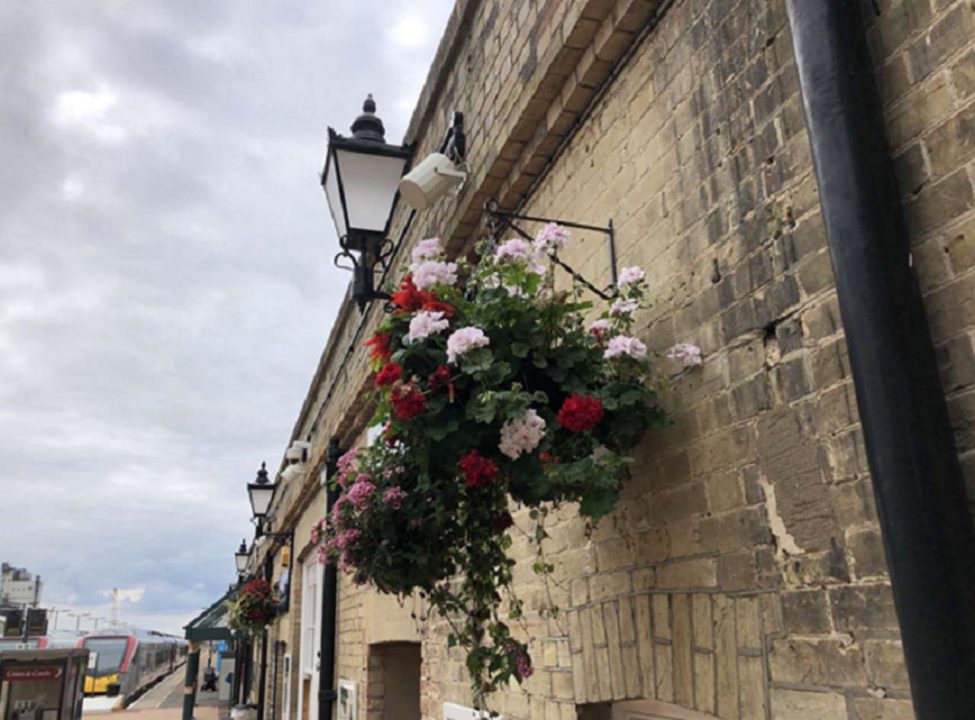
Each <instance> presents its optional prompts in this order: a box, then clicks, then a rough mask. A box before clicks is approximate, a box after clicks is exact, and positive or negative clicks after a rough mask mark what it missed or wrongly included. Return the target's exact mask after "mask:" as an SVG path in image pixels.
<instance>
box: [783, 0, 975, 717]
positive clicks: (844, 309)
mask: <svg viewBox="0 0 975 720" xmlns="http://www.w3.org/2000/svg"><path fill="white" fill-rule="evenodd" d="M860 5H861V3H858V2H855V1H854V0H786V7H787V10H788V16H789V25H790V28H791V32H792V39H793V44H794V48H795V60H796V67H797V69H798V73H799V85H800V89H801V92H802V98H803V103H804V107H805V114H806V125H807V128H808V131H809V141H810V144H811V146H812V154H813V162H814V166H815V171H816V179H817V181H818V183H819V190H820V203H821V206H822V216H823V221H824V224H825V227H826V235H827V240H828V243H829V250H830V255H831V257H832V260H833V269H834V273H835V277H836V294H837V298H838V300H839V306H840V313H841V315H842V318H843V328H844V331H845V334H846V342H847V347H848V349H849V355H850V367H851V370H852V373H853V382H854V386H855V388H856V397H857V405H858V407H859V411H860V420H861V424H862V427H863V435H864V440H865V445H866V451H867V459H868V461H869V465H870V472H871V475H872V478H873V488H874V494H875V497H876V501H877V512H878V516H879V519H880V524H881V528H882V531H883V532H882V534H883V542H884V548H885V550H886V554H887V565H888V569H889V571H890V580H891V587H892V590H893V596H894V603H895V606H896V609H897V615H898V619H899V623H900V628H901V637H902V639H903V646H904V655H905V659H906V663H907V670H908V675H909V677H910V681H911V691H912V695H913V700H914V707H915V711H916V713H917V717H918V718H920V719H921V720H956V719H957V720H971V718H975V692H973V687H975V608H973V600H975V590H973V587H975V585H973V584H972V571H973V568H975V549H973V538H972V529H971V520H970V518H969V517H968V515H967V512H966V508H965V501H964V487H963V482H962V476H961V471H960V467H959V464H958V457H957V454H956V450H955V448H954V444H953V440H952V438H953V436H952V431H951V427H950V424H949V422H948V415H947V408H946V405H945V399H944V391H943V389H942V388H941V385H940V380H939V378H938V369H937V362H936V359H935V355H934V348H933V345H932V342H931V337H930V333H929V331H928V327H927V321H926V318H925V315H924V305H923V300H922V298H921V296H920V293H919V290H918V287H917V282H916V279H915V278H914V276H913V273H912V270H911V259H910V247H909V238H908V233H907V230H906V225H905V223H904V218H903V209H902V207H901V205H900V195H899V191H898V188H897V184H896V181H895V177H894V173H893V171H892V162H891V159H890V154H889V151H888V149H887V145H886V140H885V132H884V131H885V128H884V121H883V115H882V112H881V107H880V102H879V99H878V95H877V91H876V88H875V81H874V78H873V74H872V71H871V60H870V56H869V53H868V51H867V46H866V40H865V34H864V24H863V18H862V17H861V15H860Z"/></svg>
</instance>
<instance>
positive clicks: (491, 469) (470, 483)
mask: <svg viewBox="0 0 975 720" xmlns="http://www.w3.org/2000/svg"><path fill="white" fill-rule="evenodd" d="M457 465H458V467H460V469H461V470H462V471H463V473H464V479H465V480H466V481H467V487H477V486H479V485H486V484H487V483H489V482H491V481H492V480H494V478H495V477H497V475H498V466H497V465H495V464H494V461H493V460H491V459H490V458H486V457H482V456H481V453H479V452H478V451H477V450H471V451H470V452H469V453H467V454H466V455H465V456H464V457H463V458H461V460H460V462H458V463H457Z"/></svg>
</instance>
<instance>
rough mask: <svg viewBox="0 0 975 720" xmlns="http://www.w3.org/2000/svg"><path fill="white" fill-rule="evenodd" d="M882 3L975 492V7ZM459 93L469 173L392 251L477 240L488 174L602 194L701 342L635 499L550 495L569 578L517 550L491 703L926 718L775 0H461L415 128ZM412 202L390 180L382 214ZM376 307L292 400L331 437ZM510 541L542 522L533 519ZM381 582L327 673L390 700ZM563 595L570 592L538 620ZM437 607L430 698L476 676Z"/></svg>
mask: <svg viewBox="0 0 975 720" xmlns="http://www.w3.org/2000/svg"><path fill="white" fill-rule="evenodd" d="M864 6H865V12H866V13H867V15H868V18H869V41H870V44H871V49H872V53H873V58H874V63H875V69H876V73H877V76H878V80H879V84H880V87H881V92H882V96H883V101H884V109H885V113H886V118H887V129H888V133H889V140H890V144H891V148H892V153H893V155H894V158H895V162H896V169H897V174H898V179H899V182H900V188H901V190H902V193H903V199H904V204H905V208H906V213H907V217H908V221H909V225H910V233H911V239H912V243H913V266H914V268H915V269H916V272H917V276H918V279H919V282H920V285H921V288H922V291H923V295H924V298H925V303H926V308H927V312H928V317H929V320H930V323H931V329H932V334H933V336H934V341H935V344H936V347H937V350H938V353H939V358H940V362H941V372H942V379H943V382H944V386H945V390H946V393H947V399H948V405H949V411H950V414H951V418H952V422H953V425H954V430H955V439H956V442H957V446H958V450H959V453H960V457H961V460H962V463H963V465H964V466H965V468H966V473H967V478H968V483H969V497H970V498H972V499H975V430H973V428H975V353H973V335H975V195H973V193H975V190H973V182H975V6H973V4H972V2H971V1H970V0H900V1H898V0H869V1H868V0H865V1H864ZM378 100H379V103H380V114H381V111H382V99H381V98H379V99H378ZM452 110H462V111H464V112H465V114H466V117H467V125H468V134H469V141H470V153H469V157H468V162H469V164H470V167H471V178H470V180H469V182H468V183H467V185H466V186H465V188H464V190H463V192H462V193H461V194H460V196H459V197H457V198H456V199H451V200H446V201H442V202H441V203H439V204H438V205H437V206H436V207H435V208H434V209H432V210H430V211H428V212H425V213H421V214H419V215H417V217H416V218H415V220H414V221H413V223H412V224H411V225H410V226H409V229H408V231H407V232H405V234H402V238H403V245H402V248H401V251H400V255H399V257H400V258H403V257H406V255H407V251H408V249H409V247H410V246H411V245H412V244H413V243H415V242H416V241H417V240H419V239H420V238H422V237H426V236H431V235H439V236H441V237H444V238H446V239H448V240H449V246H450V248H451V250H452V251H453V252H455V253H462V252H468V251H469V249H470V247H471V243H472V241H473V240H474V239H476V238H477V237H478V236H479V234H480V233H481V232H482V227H481V219H482V218H481V212H482V207H483V204H484V202H485V201H486V200H488V199H489V198H496V199H498V201H499V202H500V203H501V205H502V206H503V207H507V208H515V207H518V208H521V209H522V210H523V211H524V212H526V213H529V214H533V215H542V216H547V217H556V218H563V219H566V220H573V221H578V222H583V223H591V224H602V223H605V222H607V221H608V220H609V219H610V218H612V221H613V223H614V225H615V228H616V231H617V244H618V250H619V254H620V266H627V265H641V266H643V267H644V268H645V269H646V270H647V272H648V276H649V279H650V287H651V289H652V296H653V307H652V308H651V309H650V310H648V311H645V312H643V314H642V315H640V316H639V317H638V329H639V332H638V334H639V335H640V336H641V337H642V338H643V339H644V340H645V341H646V342H647V344H648V345H649V346H650V347H651V349H652V350H654V351H656V352H658V353H661V354H662V353H663V351H665V350H666V349H667V348H668V347H669V346H670V345H672V344H673V343H674V342H677V341H690V342H694V343H696V344H698V345H699V346H700V347H701V348H702V350H703V353H704V358H705V362H704V365H703V367H701V368H697V369H693V370H684V369H683V368H681V367H679V366H677V365H676V364H670V361H666V360H662V361H661V363H660V370H661V372H662V373H663V374H665V375H667V376H668V377H669V382H668V383H667V385H668V390H667V392H666V395H665V397H664V398H663V402H664V404H665V406H666V407H667V408H668V409H669V411H670V412H671V413H672V415H673V416H674V418H675V425H674V426H672V427H669V428H664V429H657V430H655V431H653V432H652V433H651V434H650V435H649V436H648V438H647V440H646V442H645V443H644V444H643V445H642V446H641V448H640V449H639V452H638V457H637V461H636V463H635V464H634V474H633V475H634V476H633V478H632V480H631V482H630V483H629V484H628V486H627V488H626V490H625V492H624V496H623V500H622V502H621V503H620V505H619V507H618V510H617V511H616V512H615V513H614V514H613V515H612V516H611V517H609V518H606V519H605V520H604V521H603V522H602V523H601V524H600V525H599V527H598V528H597V529H596V531H595V532H594V533H592V534H587V533H586V532H585V530H584V528H583V526H582V524H581V523H579V522H578V520H576V519H575V518H574V513H573V512H572V508H563V509H562V510H561V511H559V512H557V513H554V514H553V515H552V516H551V518H550V525H551V527H550V528H549V532H550V533H551V535H552V539H551V540H550V541H548V545H547V553H548V556H549V559H550V561H551V562H553V563H554V564H555V566H556V571H555V573H554V576H553V579H552V581H551V582H550V583H549V585H548V586H547V587H546V586H544V585H542V584H541V581H540V580H539V579H538V578H536V577H535V576H534V575H533V574H532V573H531V572H530V570H528V571H524V572H523V571H519V574H518V575H517V577H516V582H517V588H518V592H519V594H520V595H521V597H522V598H523V599H524V600H525V602H526V607H527V608H528V610H529V612H528V618H527V623H526V626H525V627H524V628H521V629H520V630H519V632H522V633H523V634H524V636H525V637H526V638H530V640H531V650H532V653H533V656H534V658H535V662H536V668H537V672H536V673H535V675H534V676H533V677H532V678H530V679H529V680H528V681H527V682H526V684H525V686H524V687H523V688H512V689H511V690H510V691H509V692H504V693H499V694H498V696H497V697H493V698H491V704H492V709H496V710H498V711H500V712H501V713H503V715H504V716H505V717H506V718H510V719H512V720H529V719H530V720H570V719H573V720H574V719H575V718H576V717H577V711H578V706H581V705H586V706H592V705H593V704H597V703H605V702H611V701H614V700H616V701H619V700H628V699H641V698H643V699H648V700H659V701H663V702H665V703H671V704H673V705H675V706H679V707H681V708H686V709H689V710H697V711H700V712H701V713H704V714H705V716H710V717H717V718H722V719H723V720H724V719H728V720H738V719H740V720H755V719H761V718H781V719H790V720H791V719H798V720H803V719H805V718H810V719H812V718H816V719H817V720H831V719H833V718H837V719H840V718H841V719H842V720H881V719H893V718H897V719H901V718H912V717H913V716H914V715H913V711H912V709H911V704H910V688H909V685H908V680H907V677H906V673H905V669H904V660H903V654H902V650H901V645H900V641H899V632H898V622H897V618H896V615H895V613H894V608H893V604H892V600H891V593H890V586H889V579H888V575H887V569H886V562H885V557H884V551H883V544H882V538H881V531H880V527H879V525H878V522H877V516H876V511H875V507H874V501H873V493H872V487H871V480H870V475H869V471H868V468H867V462H866V456H865V450H864V445H863V438H862V435H861V432H860V426H859V420H858V416H857V407H856V399H855V396H854V390H853V386H852V382H851V378H850V373H849V368H848V363H847V355H846V344H845V340H844V334H843V327H842V323H841V320H840V318H839V312H838V309H837V301H836V293H835V288H834V279H833V273H832V268H831V264H830V258H829V254H828V250H827V244H826V238H825V234H824V230H823V224H822V220H821V218H820V211H819V204H818V202H819V201H818V194H817V187H816V181H815V178H814V176H813V172H812V164H811V159H810V149H809V141H808V138H807V135H806V130H805V124H804V120H803V115H802V107H801V99H800V96H799V90H798V80H797V74H796V70H795V63H794V59H793V54H792V45H791V39H790V37H789V31H788V24H787V21H786V16H785V7H784V1H783V0H675V1H674V2H661V1H660V0H459V1H458V3H457V6H456V7H455V9H454V13H453V16H452V18H451V21H450V23H449V25H448V29H447V34H446V36H445V38H444V40H443V42H442V44H441V47H440V51H439V52H438V55H437V58H436V60H435V61H434V66H433V69H432V70H431V74H430V77H429V80H428V82H427V85H426V87H425V89H424V92H423V94H422V96H421V99H420V103H419V105H418V108H417V110H416V113H415V115H414V120H413V123H412V125H411V128H410V131H409V133H408V138H407V139H408V140H416V141H417V142H418V145H419V148H418V151H417V152H418V156H419V157H422V156H423V155H424V154H425V153H427V152H429V151H431V150H432V149H434V148H435V147H436V146H437V145H438V144H439V142H440V139H441V137H442V134H443V132H444V130H445V122H446V118H447V117H448V116H449V112H450V111H452ZM407 217H408V213H407V209H406V208H404V207H402V206H401V207H400V208H398V210H397V213H396V216H395V218H394V222H393V229H392V234H391V236H392V237H393V238H394V239H396V238H399V237H400V235H401V232H402V230H403V228H404V227H405V226H406V224H407ZM564 257H565V259H566V260H567V261H568V262H569V263H570V264H571V265H573V266H574V267H575V268H577V269H578V270H579V271H580V272H582V274H583V275H585V276H586V277H587V278H589V279H591V280H593V281H594V282H596V284H604V283H606V282H608V281H609V278H610V270H609V265H608V252H607V248H606V245H605V241H604V239H603V238H602V237H601V236H599V235H597V234H588V235H587V234H585V233H582V232H579V233H577V234H576V235H574V237H573V239H572V240H571V241H570V243H569V246H568V248H567V250H566V252H565V253H564ZM380 312H381V309H380V308H379V307H378V305H377V306H375V307H373V308H371V309H370V310H369V312H368V313H367V314H366V315H365V316H360V315H359V313H358V311H357V310H356V309H354V307H353V306H351V304H350V303H347V304H346V305H345V307H344V309H343V311H342V313H341V315H340V317H339V318H338V319H337V321H336V325H335V327H334V328H333V332H332V336H331V338H330V340H329V344H328V346H327V348H326V350H325V352H324V354H323V357H322V361H321V364H320V366H319V368H318V370H317V372H316V374H315V378H314V381H313V382H312V385H311V388H310V390H309V395H308V399H307V401H306V403H305V406H304V408H303V409H302V413H301V415H300V417H299V418H298V422H297V424H296V427H295V437H297V438H301V439H305V438H307V439H309V440H311V441H312V442H313V445H314V448H315V451H314V455H315V457H316V458H317V460H318V462H321V458H322V457H323V454H324V450H325V445H326V443H327V442H328V439H329V438H330V437H333V436H337V437H339V438H341V439H342V440H343V441H344V443H345V444H346V445H348V444H350V443H351V442H353V441H355V439H356V438H358V437H359V436H360V434H361V432H362V429H363V428H364V426H365V422H366V420H367V417H368V415H369V410H370V408H369V403H370V400H369V392H368V390H369V387H370V383H369V379H368V367H367V359H366V355H365V352H364V351H363V349H362V348H361V342H362V340H363V339H365V338H366V337H368V335H369V334H370V332H371V328H372V327H373V326H374V325H375V324H376V322H377V321H378V319H379V314H380ZM311 475H312V476H315V477H314V478H313V479H312V480H309V482H314V483H317V482H318V481H317V473H314V472H313V473H311ZM284 497H285V498H287V500H286V501H282V502H284V503H285V505H287V506H286V507H285V506H281V507H280V510H279V511H280V512H281V513H282V514H288V515H289V516H292V517H296V518H297V517H299V516H301V514H302V513H313V512H314V513H316V514H317V516H320V515H321V510H320V509H318V510H317V511H316V510H313V509H309V506H308V505H307V504H305V503H304V501H303V500H302V498H307V497H309V495H308V493H307V492H300V491H297V490H296V491H294V492H290V493H288V494H286V495H285V496H284ZM973 507H975V506H973ZM516 522H518V523H519V524H521V525H522V526H523V527H528V524H529V523H528V519H527V517H525V516H523V515H516ZM512 553H513V554H514V556H516V557H519V558H520V559H524V558H527V557H529V556H531V555H533V554H534V548H533V547H530V546H529V544H528V542H527V540H524V539H517V540H516V542H515V544H514V547H513V549H512ZM523 565H530V563H523ZM367 592H368V591H366V590H363V589H361V588H355V587H354V586H353V585H352V584H351V583H350V582H349V581H348V578H343V580H342V582H341V603H340V609H339V617H340V621H339V630H340V641H339V673H340V675H341V677H345V678H349V679H355V680H357V681H358V682H359V683H360V702H359V707H360V717H363V718H365V717H367V714H366V713H369V712H370V710H371V711H373V712H372V713H370V714H369V715H368V716H369V717H373V716H376V712H375V711H376V710H377V709H378V708H379V707H381V699H380V698H379V697H374V696H373V695H377V694H378V691H375V690H374V692H373V693H372V695H370V694H369V693H368V692H367V690H366V689H367V688H368V687H372V688H376V687H380V686H381V683H379V681H378V678H373V679H372V681H370V679H369V677H368V675H369V670H370V668H372V667H373V665H376V667H377V669H378V664H379V661H378V660H376V659H375V657H376V656H373V657H374V659H373V661H372V662H370V653H369V642H368V625H369V623H370V617H369V616H368V613H365V612H363V608H365V607H368V606H369V604H368V603H367V602H366V600H365V598H366V595H365V594H366V593H367ZM552 601H554V602H555V603H556V604H558V605H559V606H560V607H561V608H562V609H563V612H562V613H561V614H560V615H559V617H558V618H555V619H552V618H543V617H542V616H541V615H540V613H539V612H538V610H539V609H541V608H542V607H544V606H545V605H546V604H547V603H549V602H552ZM413 609H414V610H415V607H414V608H413ZM404 612H409V609H408V608H407V609H404ZM420 616H421V621H420V622H419V623H418V624H417V627H416V629H415V630H414V632H419V633H420V635H421V636H422V640H423V648H422V652H423V671H422V682H421V693H422V698H421V700H422V702H421V709H422V713H423V717H424V718H426V719H429V720H433V719H434V718H440V717H441V714H442V710H441V707H442V703H443V702H444V701H450V702H457V703H461V704H470V695H469V689H468V683H467V677H466V672H465V670H464V667H463V658H462V656H461V655H460V654H459V653H458V652H457V651H448V650H447V647H446V633H445V632H444V628H443V627H442V625H441V624H440V623H438V622H437V621H436V619H435V618H426V619H425V620H424V619H423V617H422V613H420ZM291 635H292V636H291V638H290V639H291V641H292V642H295V641H296V639H297V633H292V634H291ZM402 639H403V640H408V639H409V638H405V637H404V638H402ZM296 662H297V660H296ZM370 682H372V685H370ZM295 706H296V703H295V702H292V707H295Z"/></svg>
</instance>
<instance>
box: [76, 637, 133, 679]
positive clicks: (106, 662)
mask: <svg viewBox="0 0 975 720" xmlns="http://www.w3.org/2000/svg"><path fill="white" fill-rule="evenodd" d="M126 645H127V641H126V639H125V638H91V639H86V640H85V642H84V647H85V648H87V649H88V651H89V652H91V653H93V654H96V657H95V667H94V668H91V670H92V671H93V672H90V674H92V675H94V676H95V677H99V676H101V675H109V674H111V673H115V672H118V670H119V668H120V667H121V666H122V659H123V658H124V657H125V647H126Z"/></svg>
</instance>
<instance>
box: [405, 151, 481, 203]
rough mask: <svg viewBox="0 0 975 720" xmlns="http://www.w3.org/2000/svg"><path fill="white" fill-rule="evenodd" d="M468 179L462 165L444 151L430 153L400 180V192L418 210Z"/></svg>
mask: <svg viewBox="0 0 975 720" xmlns="http://www.w3.org/2000/svg"><path fill="white" fill-rule="evenodd" d="M466 179H467V173H466V172H464V170H463V169H462V166H461V165H458V164H457V163H455V162H454V161H453V160H451V159H450V158H449V157H447V156H446V155H444V154H443V153H438V152H435V153H430V154H429V155H427V156H426V158H425V159H424V160H423V162H421V163H420V164H419V165H417V166H416V167H415V168H413V169H412V170H410V171H409V172H408V173H407V174H406V175H404V176H403V178H402V179H401V180H400V181H399V194H400V195H402V196H403V199H404V200H405V201H406V202H407V203H409V204H410V205H411V206H412V207H414V208H416V209H417V210H426V209H427V208H429V207H431V206H432V205H433V204H434V203H435V202H437V200H439V199H440V198H442V197H443V196H444V195H446V194H447V193H448V192H450V191H451V190H452V189H453V188H455V187H459V186H460V184H461V183H463V182H464V180H466Z"/></svg>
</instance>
